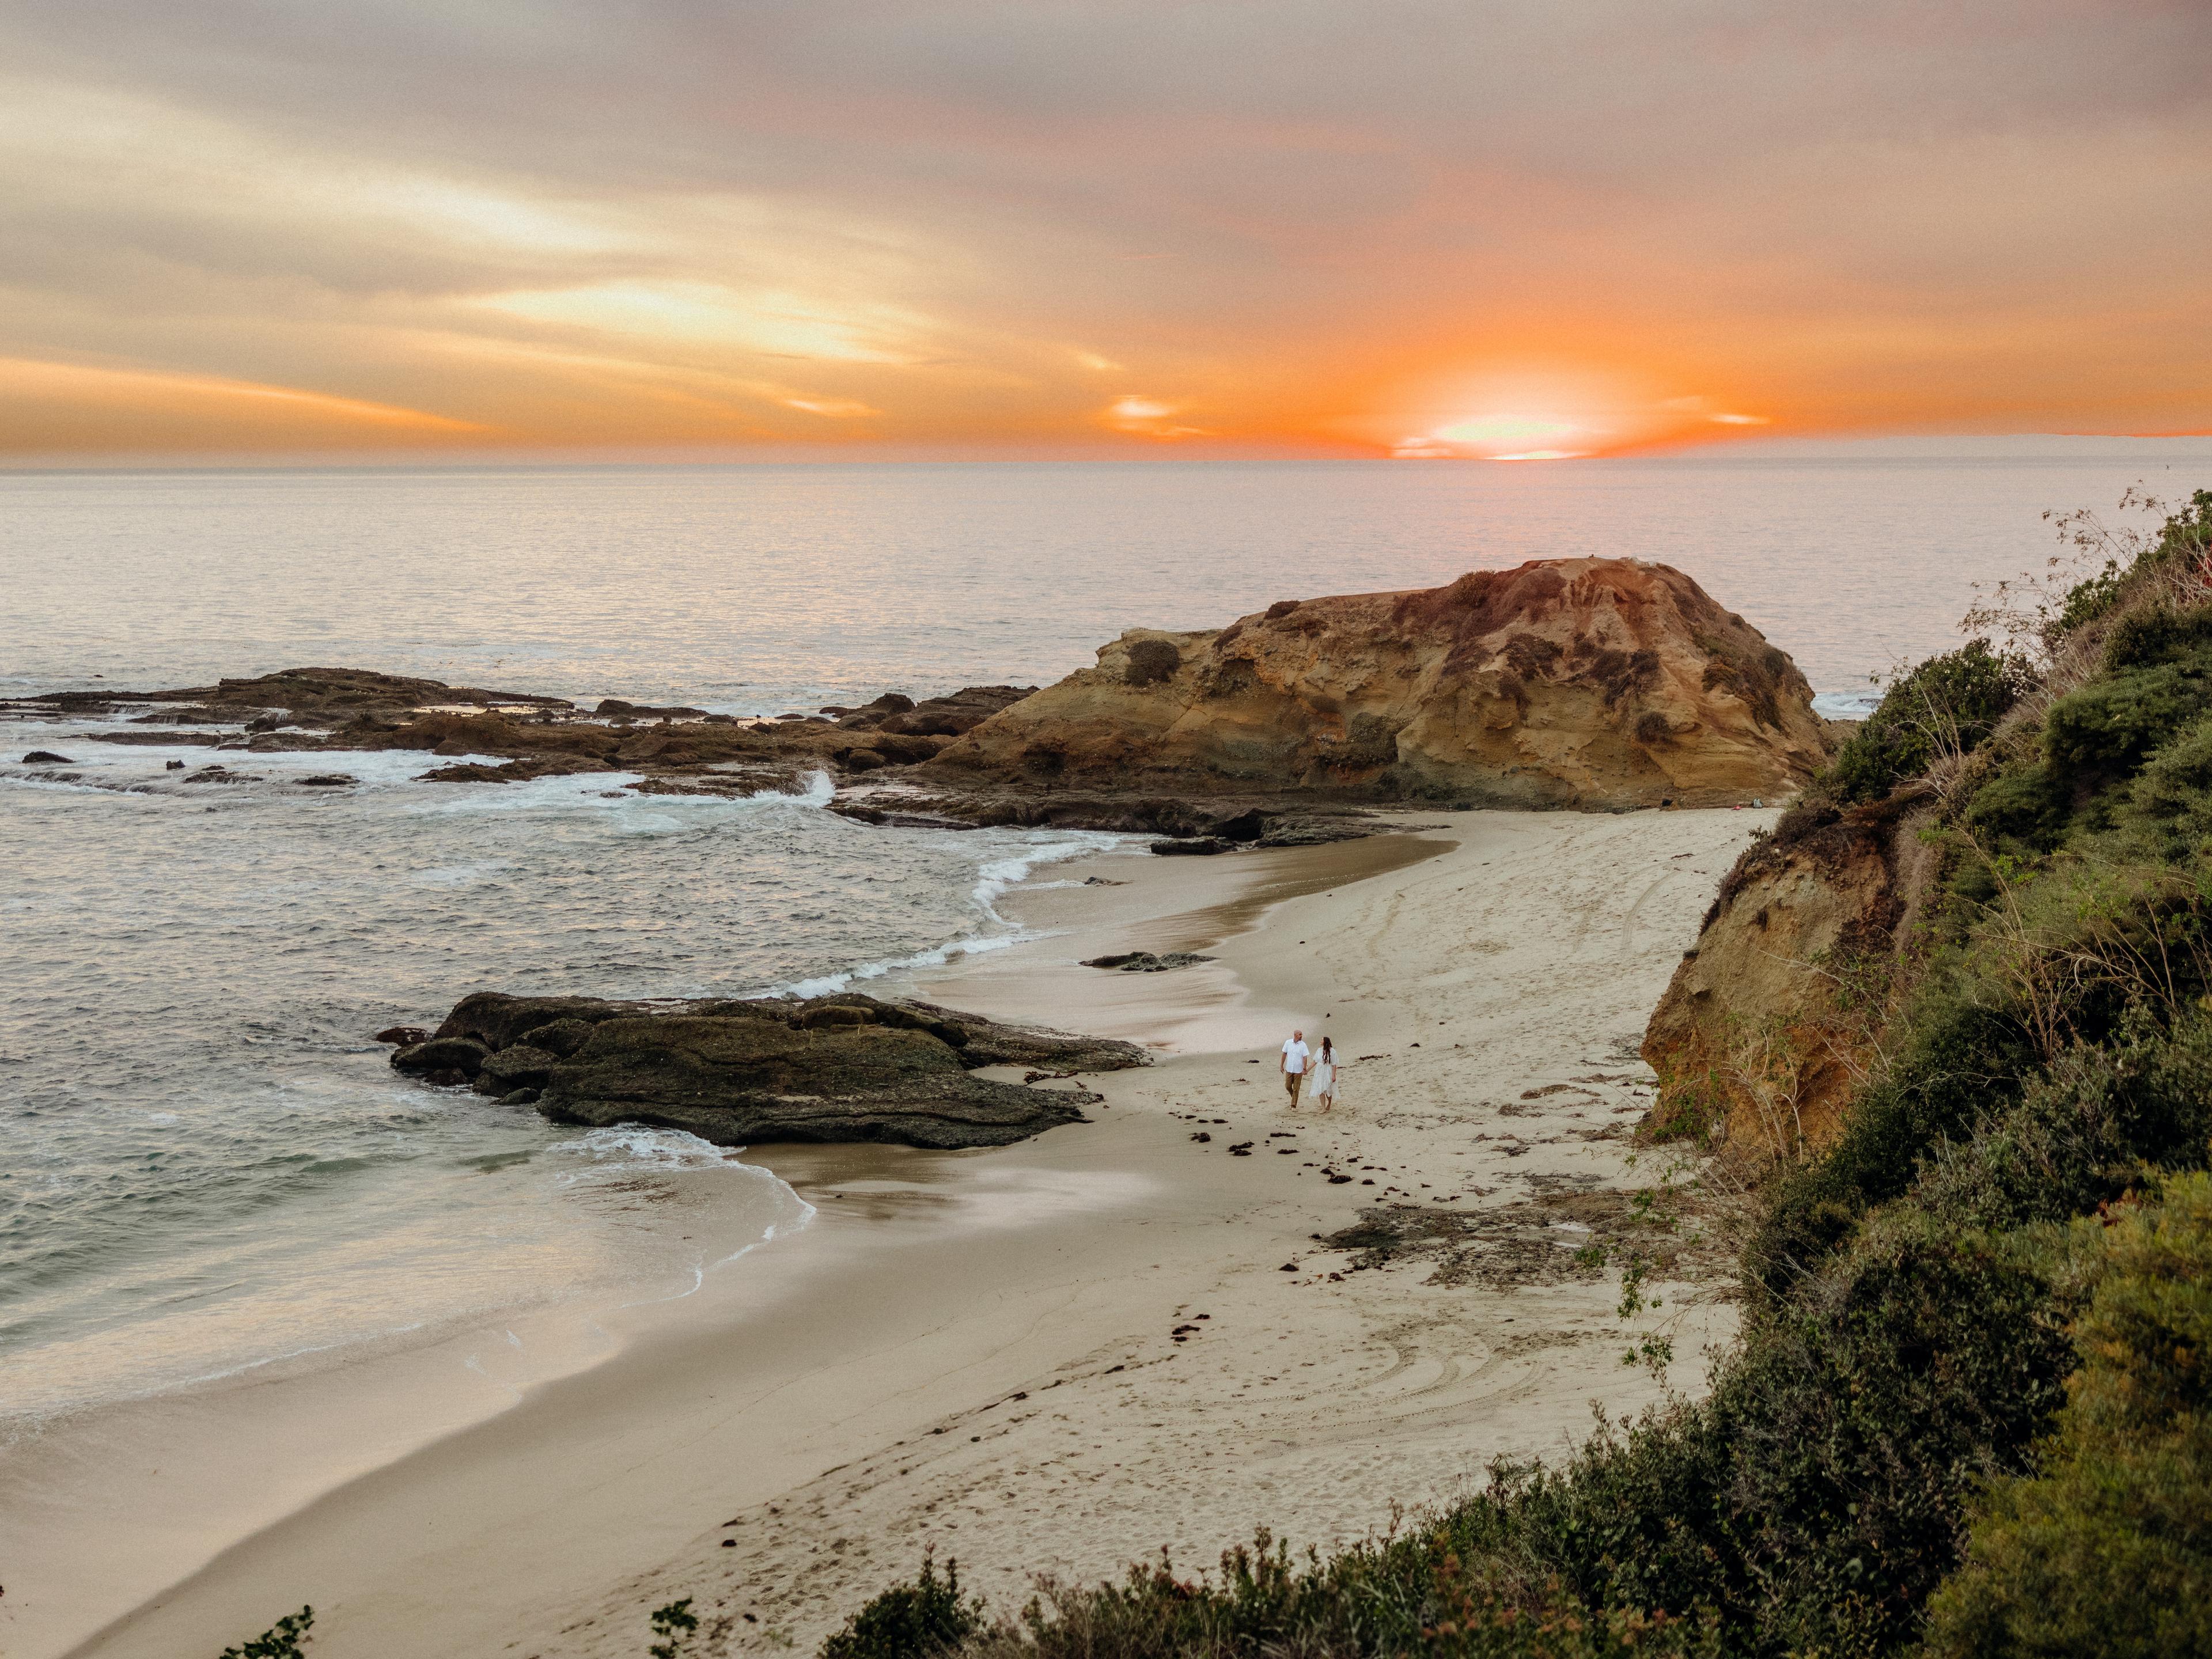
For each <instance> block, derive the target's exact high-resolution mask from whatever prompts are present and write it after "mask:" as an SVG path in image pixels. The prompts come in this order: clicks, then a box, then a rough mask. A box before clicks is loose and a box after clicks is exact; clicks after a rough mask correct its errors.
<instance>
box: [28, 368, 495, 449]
mask: <svg viewBox="0 0 2212 1659" xmlns="http://www.w3.org/2000/svg"><path fill="white" fill-rule="evenodd" d="M484 431H485V428H483V427H482V426H479V425H477V423H475V422H470V421H458V420H454V419H453V418H451V417H450V416H443V415H434V414H430V413H428V412H427V411H425V410H419V409H404V408H400V407H398V406H395V405H393V404H380V403H373V402H370V401H368V400H366V399H363V398H343V397H337V396H333V395H331V393H328V392H307V391H301V390H300V389H299V388H297V387H294V386H264V385H260V384H258V383H256V382H254V381H251V380H226V379H223V378H222V377H220V376H216V375H207V374H157V373H153V372H149V371H147V370H143V369H115V368H93V367H88V366H85V365H82V364H76V363H57V362H30V361H26V360H24V359H21V358H0V448H22V449H35V448H52V449H68V448H75V447H87V448H91V447H115V448H120V449H171V448H175V449H231V448H237V449H252V450H269V449H280V450H281V449H287V448H298V449H323V448H332V447H345V448H353V447H362V446H365V445H366V446H382V445H392V444H421V443H424V442H437V441H453V440H457V439H462V438H468V437H476V436H480V435H483V433H484Z"/></svg>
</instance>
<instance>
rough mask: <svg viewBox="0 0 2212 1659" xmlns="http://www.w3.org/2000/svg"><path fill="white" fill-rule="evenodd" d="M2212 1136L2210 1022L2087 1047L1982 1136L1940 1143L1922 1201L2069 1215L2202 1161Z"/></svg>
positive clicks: (2026, 1215) (1971, 1211) (2000, 1217)
mask: <svg viewBox="0 0 2212 1659" xmlns="http://www.w3.org/2000/svg"><path fill="white" fill-rule="evenodd" d="M2208 1139H2212V1019H2207V1018H2201V1017H2200V1018H2194V1019H2191V1020H2190V1021H2188V1022H2187V1023H2186V1024H2185V1025H2184V1026H2183V1028H2182V1029H2181V1030H2179V1031H2177V1032H2175V1033H2173V1034H2172V1035H2167V1034H2165V1033H2160V1032H2156V1031H2152V1032H2148V1033H2146V1032H2140V1031H2138V1032H2136V1033H2132V1034H2130V1035H2126V1036H2119V1037H2116V1038H2114V1039H2113V1040H2112V1041H2110V1042H2106V1044H2103V1045H2101V1046H2097V1045H2090V1044H2087V1043H2084V1044H2080V1045H2077V1046H2076V1047H2075V1048H2072V1049H2070V1050H2069V1051H2068V1052H2067V1053H2066V1054H2063V1055H2062V1056H2061V1057H2060V1058H2059V1059H2058V1060H2057V1062H2056V1063H2054V1064H2053V1065H2052V1066H2051V1069H2050V1071H2049V1073H2047V1074H2046V1075H2045V1076H2043V1077H2041V1078H2039V1079H2036V1081H2034V1082H2033V1083H2032V1084H2031V1085H2029V1086H2028V1088H2027V1091H2026V1092H2025V1093H2024V1094H2023V1095H2022V1096H2021V1099H2020V1101H2019V1103H2017V1104H2016V1105H2015V1106H2014V1107H2013V1108H2012V1109H2009V1110H2007V1111H2003V1112H2000V1113H1996V1114H1993V1115H1990V1117H1989V1118H1988V1119H1987V1120H1986V1121H1984V1123H1983V1125H1982V1126H1981V1127H1980V1129H1979V1130H1978V1133H1976V1134H1975V1135H1974V1137H1973V1138H1972V1139H1971V1140H1969V1141H1966V1142H1964V1143H1952V1144H1948V1145H1946V1146H1943V1147H1942V1148H1940V1149H1938V1151H1937V1152H1936V1154H1935V1156H1934V1157H1933V1158H1932V1159H1931V1160H1930V1161H1929V1164H1927V1165H1926V1166H1924V1173H1923V1178H1922V1180H1921V1182H1920V1183H1919V1185H1918V1187H1917V1189H1916V1192H1915V1198H1916V1200H1917V1203H1918V1204H1919V1205H1920V1206H1921V1207H1922V1208H1923V1209H1926V1210H1928V1211H1929V1212H1931V1213H1934V1214H1937V1215H1941V1216H1943V1217H1945V1218H1948V1219H1950V1220H1952V1221H1954V1222H1955V1223H1957V1224H1959V1225H1966V1226H1974V1227H1984V1228H2013V1227H2023V1226H2028V1225H2035V1224H2039V1223H2052V1222H2063V1221H2064V1220H2066V1219H2067V1218H2069V1217H2070V1216H2076V1215H2081V1214H2084V1213H2087V1212H2090V1211H2093V1210H2095V1209H2096V1208H2097V1207H2098V1206H2100V1205H2103V1204H2106V1203H2109V1202H2112V1201H2113V1200H2118V1198H2120V1197H2121V1196H2122V1195H2123V1194H2126V1193H2128V1192H2129V1191H2130V1190H2132V1189H2134V1188H2140V1187H2141V1186H2142V1184H2143V1183H2144V1182H2145V1181H2146V1180H2147V1179H2148V1178H2149V1176H2150V1173H2151V1171H2152V1170H2154V1168H2158V1167H2165V1168H2169V1169H2172V1168H2184V1169H2185V1168H2188V1167H2191V1166H2192V1165H2195V1164H2201V1163H2202V1162H2203V1160H2204V1158H2205V1155H2206V1149H2207V1143H2208Z"/></svg>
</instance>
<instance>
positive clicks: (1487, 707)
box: [921, 559, 1827, 809]
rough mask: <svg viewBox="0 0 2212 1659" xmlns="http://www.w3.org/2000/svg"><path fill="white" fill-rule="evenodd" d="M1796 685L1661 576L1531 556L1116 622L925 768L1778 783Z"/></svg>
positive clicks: (1083, 784) (1462, 794)
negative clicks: (1210, 612)
mask: <svg viewBox="0 0 2212 1659" xmlns="http://www.w3.org/2000/svg"><path fill="white" fill-rule="evenodd" d="M1811 703H1812V691H1811V688H1810V687H1809V686H1808V685H1807V684H1806V683H1805V679H1804V677H1803V676H1802V675H1801V674H1800V673H1799V672H1798V671H1797V670H1796V666H1795V665H1793V664H1792V663H1791V662H1790V659H1789V658H1788V657H1787V656H1786V655H1784V653H1782V652H1780V651H1778V650H1777V649H1776V648H1775V647H1772V646H1770V645H1769V644H1767V642H1766V641H1765V639H1764V638H1763V637H1762V636H1761V635H1759V632H1758V630H1757V629H1753V628H1752V627H1751V626H1750V625H1749V624H1747V623H1745V622H1744V621H1743V620H1742V619H1741V617H1735V616H1733V615H1731V614H1730V613H1729V612H1728V611H1723V609H1722V608H1721V607H1720V606H1719V605H1717V604H1716V603H1715V602H1714V601H1713V600H1712V599H1711V598H1710V597H1708V596H1707V595H1706V594H1705V592H1704V590H1703V589H1701V588H1699V586H1698V585H1697V584H1696V583H1695V582H1693V581H1692V580H1690V579H1689V578H1688V577H1687V576H1686V575H1684V574H1682V573H1681V572H1680V571H1679V570H1674V569H1672V568H1668V567H1667V566H1665V565H1657V564H1647V563H1644V562H1642V561H1639V560H1634V559H1550V560H1536V561H1532V562H1529V563H1527V564H1524V565H1522V566H1520V567H1519V568H1516V569H1512V570H1498V571H1475V572H1472V573H1470V574H1468V575H1465V576H1462V577H1461V578H1460V579H1459V580H1457V581H1455V582H1454V583H1452V584H1451V585H1450V586H1448V587H1440V588H1435V589H1431V590H1426V591H1421V592H1399V593H1362V594H1353V595H1349V596H1346V597H1342V598H1336V599H1309V600H1305V601H1297V600H1288V599H1286V600H1284V601H1281V602H1280V603H1279V604H1276V605H1270V606H1268V607H1267V610H1266V611H1260V612H1255V614H1253V615H1251V616H1249V617H1243V618H1241V619H1240V620H1238V621H1237V622H1235V623H1231V624H1230V625H1229V626H1228V627H1227V628H1225V629H1221V630H1220V631H1219V632H1218V633H1199V634H1173V633H1165V632H1162V631H1159V630H1157V629H1133V630H1131V631H1130V632H1128V633H1126V634H1124V635H1122V636H1121V638H1120V639H1118V640H1116V641H1114V642H1113V643H1112V644H1111V645H1109V646H1106V647H1103V649H1101V650H1100V652H1099V653H1098V664H1097V667H1095V668H1089V669H1085V670H1083V671H1080V672H1078V673H1076V674H1073V675H1071V676H1069V677H1068V678H1066V679H1065V680H1062V681H1061V682H1060V684H1057V685H1054V686H1050V687H1048V688H1047V689H1046V690H1042V691H1040V692H1038V693H1036V695H1035V696H1030V697H1026V698H1024V699H1023V700H1022V701H1021V702H1018V703H1015V704H1013V705H1012V707H1010V708H1006V710H1004V711H1003V712H1002V713H1000V714H996V715H994V717H993V718H992V719H990V720H986V721H985V722H983V723H982V724H981V726H976V727H975V729H974V730H973V731H971V732H969V733H967V734H966V736H964V737H963V738H960V739H959V740H958V741H957V742H955V743H953V744H951V745H950V746H949V747H947V748H946V749H945V750H944V751H943V752H942V753H940V754H939V755H938V756H937V757H936V758H935V759H934V760H933V762H931V763H929V764H928V765H927V767H926V768H923V769H921V770H922V772H923V773H924V774H925V775H927V777H928V778H929V779H931V780H933V781H938V782H939V783H941V784H942V785H944V786H945V787H967V788H971V789H972V788H975V787H979V786H998V787H1015V788H1020V789H1025V790H1030V791H1042V790H1051V791H1075V792H1080V791H1084V790H1092V791H1097V790H1115V791H1146V790H1149V791H1156V792H1167V791H1190V790H1194V789H1197V790H1204V791H1208V792H1212V793H1227V792H1232V791H1238V790H1243V791H1249V792H1273V793H1286V792H1292V791H1296V792H1302V793H1310V794H1320V795H1324V796H1334V797H1338V798H1342V799H1421V800H1436V801H1443V802H1450V803H1454V804H1460V805H1499V806H1577V807H1585V808H1600V809H1602V808H1617V807H1632V806H1656V805H1662V804H1663V803H1667V802H1672V803H1674V804H1675V805H1717V804H1728V803H1735V802H1739V801H1743V800H1747V799H1753V798H1758V797H1772V796H1778V795H1784V794H1787V793H1790V792H1792V791H1794V790H1796V788H1797V787H1799V786H1801V785H1802V784H1803V783H1804V782H1805V781H1808V779H1809V778H1810V776H1811V775H1812V774H1813V772H1814V770H1815V769H1817V768H1818V767H1819V766H1820V764H1821V763H1823V762H1824V761H1825V759H1826V753H1827V740H1826V734H1825V732H1824V730H1823V726H1822V722H1821V721H1820V719H1819V718H1818V717H1817V716H1815V715H1814V713H1813V712H1812V707H1811Z"/></svg>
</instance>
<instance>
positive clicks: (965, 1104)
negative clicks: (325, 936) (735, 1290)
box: [392, 991, 1152, 1151]
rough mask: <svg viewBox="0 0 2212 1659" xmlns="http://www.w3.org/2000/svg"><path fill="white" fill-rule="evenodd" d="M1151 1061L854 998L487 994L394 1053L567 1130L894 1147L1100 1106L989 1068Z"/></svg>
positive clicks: (1092, 1040) (988, 1135) (433, 1075)
mask: <svg viewBox="0 0 2212 1659" xmlns="http://www.w3.org/2000/svg"><path fill="white" fill-rule="evenodd" d="M416 1035H418V1034H416V1033H398V1032H395V1033H393V1034H392V1036H416ZM1151 1063H1152V1061H1151V1057H1150V1056H1149V1055H1148V1054H1146V1052H1145V1051H1144V1050H1143V1049H1142V1048H1139V1047H1137V1046H1136V1045H1135V1044H1134V1043H1129V1042H1115V1041H1114V1040H1112V1039H1110V1038H1105V1037H1091V1036H1074V1035H1072V1034H1070V1033H1067V1032H1064V1031H1054V1030H1044V1029H1042V1028H1041V1027H1034V1026H1023V1025H1008V1024H1000V1023H999V1022H997V1021H994V1020H988V1019H985V1018H981V1016H980V1015H975V1014H968V1013H963V1012H959V1011H958V1010H957V1009H952V1008H940V1007H938V1006H935V1005H934V1004H932V1003H922V1002H885V1001H882V1000H878V999H877V998H874V997H867V996H860V995H857V994H849V993H848V994H841V995H836V996H828V997H816V998H812V999H810V1000H804V1001H790V1000H779V999H771V998H759V999H751V1000H712V1001H702V1002H688V1003H665V1002H615V1001H608V1000H603V999H600V998H598V997H568V996H551V997H518V996H509V995H507V994H503V993H501V992H496V991H480V992H477V993H475V994H472V995H470V996H466V997H464V998H462V999H461V1000H460V1001H459V1003H457V1004H455V1005H454V1007H453V1012H451V1013H450V1014H448V1015H447V1017H446V1019H445V1021H444V1023H443V1024H441V1025H440V1026H439V1027H438V1029H437V1030H435V1032H432V1033H430V1034H428V1036H423V1037H422V1040H420V1041H416V1042H402V1043H401V1046H400V1047H398V1048H397V1049H396V1050H395V1051H394V1052H393V1054H392V1066H393V1067H394V1068H395V1069H397V1070H398V1071H401V1072H404V1073H408V1074H410V1075H411V1076H414V1077H416V1078H418V1079H422V1081H423V1082H425V1083H432V1084H443V1085H458V1084H461V1083H468V1084H471V1085H474V1087H475V1088H476V1090H477V1092H478V1093H479V1094H486V1095H491V1096H495V1097H499V1098H501V1099H503V1100H510V1101H513V1103H516V1104H527V1105H534V1106H535V1107H536V1108H537V1109H538V1111H539V1112H541V1113H543V1114H544V1115H545V1116H546V1117H548V1118H550V1119H551V1120H553V1121H555V1122H556V1123H574V1124H581V1125H585V1126H587V1127H605V1126H607V1125H611V1124H616V1123H645V1124H651V1125H654V1126H656V1127H662V1128H671V1129H682V1130H685V1131H688V1132H689V1133H692V1134H695V1135H697V1136H698V1137H699V1138H700V1139H702V1140H708V1141H712V1142H714V1144H716V1145H717V1146H748V1145H753V1144H757V1143H759V1142H763V1141H879V1142H889V1143H891V1144H894V1145H897V1146H921V1147H927V1148H930V1149H933V1150H938V1151H945V1150H951V1149H956V1148H961V1147H969V1146H1007V1145H1009V1144H1011V1143H1012V1142H1014V1141H1017V1140H1023V1139H1027V1138H1028V1137H1030V1135H1034V1134H1037V1133H1042V1131H1044V1130H1046V1129H1049V1128H1054V1127H1057V1126H1059V1125H1060V1124H1063V1123H1079V1122H1081V1121H1083V1115H1082V1112H1081V1111H1080V1108H1081V1107H1084V1106H1087V1105H1091V1104H1095V1103H1097V1100H1098V1099H1099V1097H1098V1096H1097V1095H1095V1094H1092V1093H1090V1092H1088V1091H1085V1090H1081V1089H1066V1088H1061V1089H1040V1088H1036V1087H1032V1086H1030V1084H1029V1083H1008V1082H1001V1081H1000V1080H998V1079H993V1078H983V1077H977V1076H975V1075H974V1073H975V1072H977V1071H978V1070H980V1069H981V1068H983V1067H985V1066H1027V1067H1032V1068H1036V1069H1035V1070H1032V1071H1031V1072H1030V1073H1029V1076H1030V1079H1031V1080H1032V1081H1035V1080H1039V1079H1040V1078H1041V1076H1043V1077H1051V1078H1054V1079H1064V1078H1067V1077H1070V1076H1072V1075H1073V1074H1074V1073H1078V1072H1105V1071H1122V1070H1127V1068H1129V1067H1132V1066H1146V1065H1150V1064H1151Z"/></svg>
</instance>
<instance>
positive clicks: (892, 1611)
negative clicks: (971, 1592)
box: [822, 1556, 983, 1659]
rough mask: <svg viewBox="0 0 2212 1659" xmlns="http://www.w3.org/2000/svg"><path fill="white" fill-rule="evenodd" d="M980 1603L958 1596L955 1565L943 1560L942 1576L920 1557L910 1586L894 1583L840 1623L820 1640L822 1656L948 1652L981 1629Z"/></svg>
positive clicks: (904, 1656)
mask: <svg viewBox="0 0 2212 1659" xmlns="http://www.w3.org/2000/svg"><path fill="white" fill-rule="evenodd" d="M982 1623H983V1603H982V1601H981V1598H980V1597H978V1598H977V1599H976V1600H975V1601H962V1600H961V1599H960V1564H959V1563H958V1562H957V1561H947V1562H946V1563H945V1577H942V1578H939V1577H938V1576H937V1566H936V1564H935V1563H934V1562H933V1561H932V1560H931V1559H929V1558H928V1557H927V1556H924V1557H923V1558H922V1562H921V1572H919V1573H918V1574H916V1575H915V1580H914V1582H913V1583H910V1584H894V1585H892V1586H891V1587H890V1589H887V1590H885V1591H884V1592H883V1593H882V1594H881V1595H878V1596H877V1597H876V1598H875V1600H873V1601H870V1602H869V1603H868V1604H867V1605H866V1607H862V1608H861V1609H860V1611H859V1612H858V1613H854V1615H853V1616H852V1617H851V1618H850V1619H848V1620H846V1621H845V1628H844V1629H842V1630H841V1631H839V1632H837V1633H836V1635H834V1636H832V1637H830V1638H829V1640H827V1641H825V1642H824V1643H823V1644H822V1659H931V1656H933V1655H937V1654H942V1653H948V1652H950V1651H951V1650H953V1649H955V1648H957V1647H958V1646H959V1645H960V1644H962V1643H963V1642H964V1641H966V1640H967V1639H968V1638H969V1637H970V1636H973V1635H974V1634H975V1632H977V1631H978V1630H980V1629H981V1628H982Z"/></svg>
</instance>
